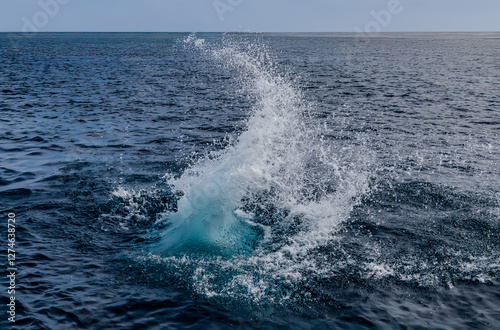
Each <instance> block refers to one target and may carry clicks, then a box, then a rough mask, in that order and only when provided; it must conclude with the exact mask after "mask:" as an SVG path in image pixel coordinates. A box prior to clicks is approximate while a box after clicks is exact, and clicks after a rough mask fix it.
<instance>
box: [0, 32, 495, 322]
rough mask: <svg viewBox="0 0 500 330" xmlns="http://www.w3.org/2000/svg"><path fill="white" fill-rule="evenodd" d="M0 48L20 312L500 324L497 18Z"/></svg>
mask: <svg viewBox="0 0 500 330" xmlns="http://www.w3.org/2000/svg"><path fill="white" fill-rule="evenodd" d="M0 46H1V50H0V59H1V60H0V72H1V75H0V110H1V113H2V117H1V118H0V139H1V147H0V148H1V155H2V156H1V159H0V161H1V164H0V209H1V211H2V214H3V215H4V218H5V219H6V218H7V214H8V213H15V214H16V221H17V228H16V239H17V241H16V252H17V254H16V259H17V260H16V262H17V267H18V277H17V279H16V280H17V286H18V287H17V290H16V323H15V325H16V326H19V327H22V328H33V329H71V328H88V329H108V328H109V329H115V328H130V329H137V328H148V329H184V328H190V329H192V328H200V329H210V328H212V329H219V328H220V329H225V328H240V329H247V328H292V329H295V328H297V329H299V328H300V329H329V328H345V329H363V328H367V329H368V328H395V329H400V328H440V329H461V328H463V329H466V328H471V327H474V328H484V329H491V328H496V327H499V326H500V282H499V280H500V207H499V206H500V203H499V197H500V188H499V184H500V165H499V164H500V146H499V142H498V141H499V140H498V138H499V133H500V97H499V94H500V93H499V92H500V62H499V61H498V54H500V35H495V34H476V35H468V34H439V35H435V34H389V35H381V36H379V37H374V38H359V37H357V38H356V37H354V36H352V35H346V34H300V35H299V34H193V35H188V34H37V35H30V36H25V35H24V36H21V35H8V34H2V35H0ZM5 221H6V220H5ZM5 228H6V227H5ZM6 284H7V283H6ZM2 322H5V324H8V323H9V322H7V317H4V318H3V319H2Z"/></svg>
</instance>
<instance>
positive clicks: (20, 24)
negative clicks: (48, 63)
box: [0, 0, 500, 32]
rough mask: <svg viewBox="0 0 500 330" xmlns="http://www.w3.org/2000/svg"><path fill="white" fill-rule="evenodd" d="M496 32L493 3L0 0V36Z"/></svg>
mask: <svg viewBox="0 0 500 330" xmlns="http://www.w3.org/2000/svg"><path fill="white" fill-rule="evenodd" d="M18 31H24V32H68V31H69V32H218V31H241V32H435V31H445V32H448V31H460V32H462V31H474V32H478V31H491V32H499V31H500V0H0V32H18Z"/></svg>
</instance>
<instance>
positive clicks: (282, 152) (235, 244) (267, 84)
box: [152, 36, 370, 298]
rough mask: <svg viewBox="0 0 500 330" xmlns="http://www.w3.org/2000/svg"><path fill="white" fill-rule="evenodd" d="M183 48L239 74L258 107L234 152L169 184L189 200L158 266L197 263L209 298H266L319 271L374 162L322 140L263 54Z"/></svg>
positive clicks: (158, 251)
mask: <svg viewBox="0 0 500 330" xmlns="http://www.w3.org/2000/svg"><path fill="white" fill-rule="evenodd" d="M185 44H186V47H187V48H189V49H191V50H194V51H196V52H199V54H201V55H202V56H204V57H205V58H207V59H209V60H212V61H215V62H216V63H220V65H221V69H226V70H228V71H231V72H233V73H236V74H237V76H239V77H240V78H239V80H238V83H240V84H241V86H242V89H243V90H244V91H245V92H246V93H248V95H249V96H250V97H251V98H252V99H254V100H255V105H254V106H253V109H251V115H250V117H249V118H248V121H247V125H246V130H245V131H244V132H243V133H242V134H241V135H240V136H239V137H238V138H237V139H236V140H235V141H233V142H232V143H231V144H230V145H229V147H227V148H226V149H224V150H223V151H219V152H215V153H212V154H210V155H208V156H207V157H205V158H204V159H202V160H201V161H199V162H197V163H196V164H195V165H193V166H192V167H190V168H189V169H188V170H186V171H185V172H184V173H183V174H182V176H181V177H180V178H176V179H171V180H170V184H171V185H172V186H173V190H174V191H179V192H181V193H182V194H183V196H182V197H181V198H180V200H179V201H178V211H177V212H176V213H175V214H173V215H169V216H167V217H165V219H163V221H164V223H165V224H166V227H165V229H163V231H162V233H161V239H160V240H159V241H158V242H157V243H155V244H154V245H153V246H152V252H153V254H154V255H155V258H158V257H160V258H165V260H169V262H174V263H175V261H176V260H180V259H178V258H181V257H182V256H184V257H185V256H191V257H192V258H195V260H196V261H195V262H194V263H193V266H194V265H196V267H194V269H193V272H192V275H191V276H192V278H193V282H194V283H195V286H196V287H197V288H198V289H199V291H200V292H201V291H203V292H205V293H207V294H209V295H217V294H223V292H225V293H226V294H231V295H232V294H236V293H237V292H238V293H240V294H244V295H251V296H252V297H255V298H258V297H260V296H262V295H263V294H264V293H265V292H267V293H266V294H269V285H270V283H271V282H276V281H277V280H278V279H279V282H281V284H280V286H281V285H282V284H283V283H284V282H283V281H291V282H295V281H299V280H300V279H301V278H302V277H303V275H304V274H305V273H307V272H321V271H322V270H321V269H322V267H321V265H320V264H318V263H321V261H320V260H313V259H311V258H309V257H310V255H311V254H312V253H314V249H316V248H318V247H320V246H322V245H325V244H327V243H328V242H329V241H330V240H332V238H333V237H334V236H333V235H334V234H335V232H336V230H337V228H338V225H339V223H341V222H342V221H345V220H346V219H347V218H348V217H349V214H350V212H351V211H352V208H353V207H354V205H356V203H357V202H358V199H359V197H360V196H361V195H363V193H365V192H366V191H367V189H368V170H367V168H368V165H367V164H369V163H370V159H369V157H368V156H367V155H368V153H366V152H363V150H362V147H360V146H358V147H356V148H355V147H346V146H342V147H340V146H338V145H335V144H333V143H332V141H327V140H325V139H324V138H323V133H324V129H325V128H324V127H323V125H322V124H321V123H319V122H318V121H317V120H314V119H313V117H312V116H311V112H313V111H314V109H313V106H312V105H311V104H309V103H308V102H306V101H305V100H304V97H303V96H302V95H301V93H300V92H299V91H298V89H296V88H294V86H293V84H292V83H291V82H290V81H289V80H287V79H285V78H283V76H281V75H280V74H278V73H277V71H276V69H274V68H273V65H272V62H270V61H269V58H270V56H269V55H268V53H267V52H266V51H265V49H263V47H261V46H259V45H256V44H248V43H238V42H234V41H230V40H225V41H224V42H223V44H222V45H214V44H209V43H208V42H205V41H204V40H202V39H197V38H196V37H195V36H190V37H189V38H187V39H186V40H185ZM362 157H365V158H362ZM200 253H201V254H202V255H204V257H201V258H199V257H198V258H196V257H195V256H196V255H199V254H200ZM183 260H185V259H183ZM214 262H215V264H216V265H217V266H216V267H213V265H214ZM221 269H222V270H223V271H222V272H221ZM291 282H290V285H292V284H291ZM275 289H276V290H278V289H277V288H275Z"/></svg>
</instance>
